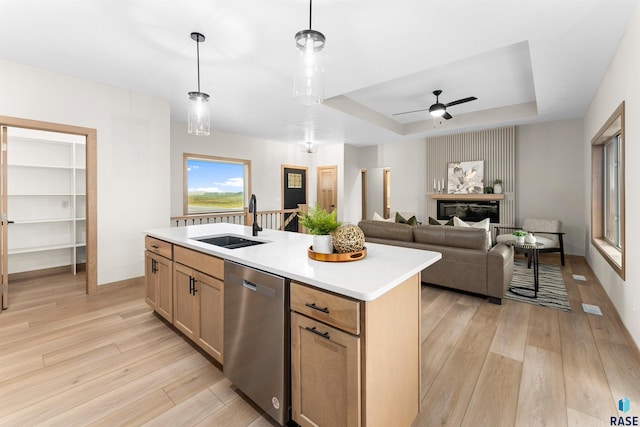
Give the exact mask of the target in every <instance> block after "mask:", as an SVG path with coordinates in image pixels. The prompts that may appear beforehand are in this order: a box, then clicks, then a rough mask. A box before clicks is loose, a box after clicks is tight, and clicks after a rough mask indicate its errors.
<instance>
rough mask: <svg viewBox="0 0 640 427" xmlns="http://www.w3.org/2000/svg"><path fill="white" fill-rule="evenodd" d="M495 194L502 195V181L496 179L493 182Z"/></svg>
mask: <svg viewBox="0 0 640 427" xmlns="http://www.w3.org/2000/svg"><path fill="white" fill-rule="evenodd" d="M493 192H494V193H495V194H501V193H502V180H501V179H494V180H493Z"/></svg>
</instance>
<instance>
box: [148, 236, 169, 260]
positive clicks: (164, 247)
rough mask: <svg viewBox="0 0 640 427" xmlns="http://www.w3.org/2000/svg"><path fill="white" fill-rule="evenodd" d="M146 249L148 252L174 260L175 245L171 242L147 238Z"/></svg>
mask: <svg viewBox="0 0 640 427" xmlns="http://www.w3.org/2000/svg"><path fill="white" fill-rule="evenodd" d="M144 247H145V249H146V250H148V251H151V252H154V253H157V254H158V255H162V256H163V257H165V258H169V259H171V258H173V250H172V248H173V245H172V244H171V243H169V242H165V241H164V240H159V239H155V238H153V237H149V236H145V238H144Z"/></svg>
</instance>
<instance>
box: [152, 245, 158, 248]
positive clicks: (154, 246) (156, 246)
mask: <svg viewBox="0 0 640 427" xmlns="http://www.w3.org/2000/svg"><path fill="white" fill-rule="evenodd" d="M151 247H152V248H153V249H158V248H159V247H160V246H158V245H151Z"/></svg>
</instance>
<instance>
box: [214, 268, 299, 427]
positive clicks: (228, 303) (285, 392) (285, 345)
mask: <svg viewBox="0 0 640 427" xmlns="http://www.w3.org/2000/svg"><path fill="white" fill-rule="evenodd" d="M223 348H224V350H223V355H224V365H223V372H224V375H225V376H226V377H227V378H228V379H229V380H230V381H231V382H232V383H233V384H235V385H236V387H238V389H239V390H240V391H242V392H243V393H244V394H245V395H246V396H247V397H249V398H250V399H251V400H253V401H254V402H255V403H256V404H257V405H258V406H260V407H261V408H262V409H263V410H264V411H265V412H266V413H267V414H269V415H270V416H271V417H272V418H273V419H274V420H276V421H277V422H278V423H280V425H285V424H286V423H287V421H289V414H290V411H289V408H290V386H289V384H290V382H289V380H290V378H289V376H290V372H289V371H290V363H289V352H290V348H289V281H288V279H285V278H283V277H279V276H275V275H273V274H270V273H266V272H264V271H260V270H255V269H253V268H250V267H246V266H244V265H240V264H237V263H234V262H231V261H225V263H224V346H223Z"/></svg>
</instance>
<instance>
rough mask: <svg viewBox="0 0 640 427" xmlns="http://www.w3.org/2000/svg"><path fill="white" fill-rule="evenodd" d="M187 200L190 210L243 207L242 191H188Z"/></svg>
mask: <svg viewBox="0 0 640 427" xmlns="http://www.w3.org/2000/svg"><path fill="white" fill-rule="evenodd" d="M188 201H189V211H190V212H194V211H217V210H228V209H242V208H243V207H244V196H243V194H242V192H237V193H196V194H191V193H190V194H189V196H188Z"/></svg>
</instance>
